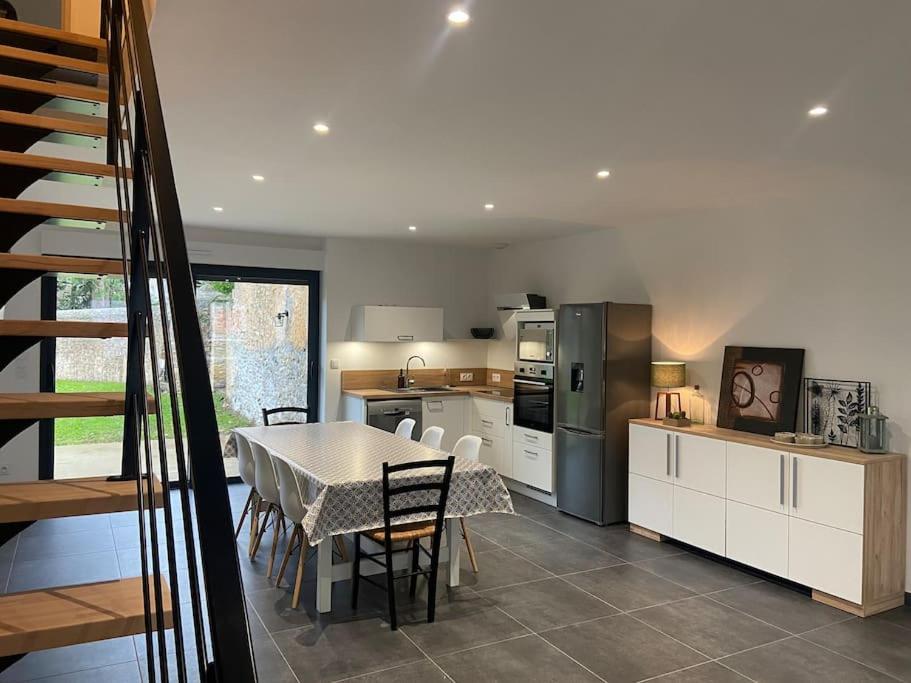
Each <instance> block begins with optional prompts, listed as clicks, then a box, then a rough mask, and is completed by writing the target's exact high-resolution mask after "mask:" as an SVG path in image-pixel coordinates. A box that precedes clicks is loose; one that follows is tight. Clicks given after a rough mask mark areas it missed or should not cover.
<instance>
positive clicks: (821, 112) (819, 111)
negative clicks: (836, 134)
mask: <svg viewBox="0 0 911 683" xmlns="http://www.w3.org/2000/svg"><path fill="white" fill-rule="evenodd" d="M828 113H829V108H828V107H827V106H826V105H824V104H817V105H816V106H815V107H813V108H812V109H811V110H810V111H808V112H807V114H808V115H809V116H812V117H813V118H814V119H818V118H819V117H820V116H825V115H826V114H828Z"/></svg>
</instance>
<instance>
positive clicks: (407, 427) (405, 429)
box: [395, 417, 417, 439]
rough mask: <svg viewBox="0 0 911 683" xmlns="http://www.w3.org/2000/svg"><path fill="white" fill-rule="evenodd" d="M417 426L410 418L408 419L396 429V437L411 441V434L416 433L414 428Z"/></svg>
mask: <svg viewBox="0 0 911 683" xmlns="http://www.w3.org/2000/svg"><path fill="white" fill-rule="evenodd" d="M416 424H417V422H415V421H414V420H412V419H411V418H410V417H406V418H405V419H404V420H402V421H401V422H399V424H398V426H397V427H396V428H395V435H396V436H401V437H402V438H403V439H410V438H411V432H413V431H414V426H415V425H416Z"/></svg>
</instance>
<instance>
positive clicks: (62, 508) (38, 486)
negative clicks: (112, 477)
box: [0, 477, 163, 621]
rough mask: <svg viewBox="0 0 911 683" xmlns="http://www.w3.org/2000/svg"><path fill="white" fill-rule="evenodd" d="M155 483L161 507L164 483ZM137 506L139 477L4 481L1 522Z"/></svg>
mask: <svg viewBox="0 0 911 683" xmlns="http://www.w3.org/2000/svg"><path fill="white" fill-rule="evenodd" d="M145 486H146V483H145V482H143V487H145ZM154 486H155V507H161V506H162V505H163V500H162V493H161V483H160V482H159V481H158V479H157V478H155V479H154ZM145 490H146V489H145V488H143V491H145ZM135 509H136V482H135V481H108V479H107V477H90V478H88V479H64V480H60V481H53V480H48V481H29V482H20V483H16V484H0V524H6V523H9V522H30V521H35V520H38V519H54V518H56V517H73V516H76V515H104V514H107V513H109V512H128V511H130V510H135ZM0 621H2V620H0Z"/></svg>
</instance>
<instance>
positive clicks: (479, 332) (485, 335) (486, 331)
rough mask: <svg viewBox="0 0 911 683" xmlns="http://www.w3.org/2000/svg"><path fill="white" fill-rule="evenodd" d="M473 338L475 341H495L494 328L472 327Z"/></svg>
mask: <svg viewBox="0 0 911 683" xmlns="http://www.w3.org/2000/svg"><path fill="white" fill-rule="evenodd" d="M471 336H472V337H474V338H475V339H493V328H492V327H472V328H471Z"/></svg>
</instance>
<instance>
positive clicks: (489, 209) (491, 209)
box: [484, 204, 494, 211]
mask: <svg viewBox="0 0 911 683" xmlns="http://www.w3.org/2000/svg"><path fill="white" fill-rule="evenodd" d="M493 208H494V207H493V204H485V205H484V210H485V211H493Z"/></svg>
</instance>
